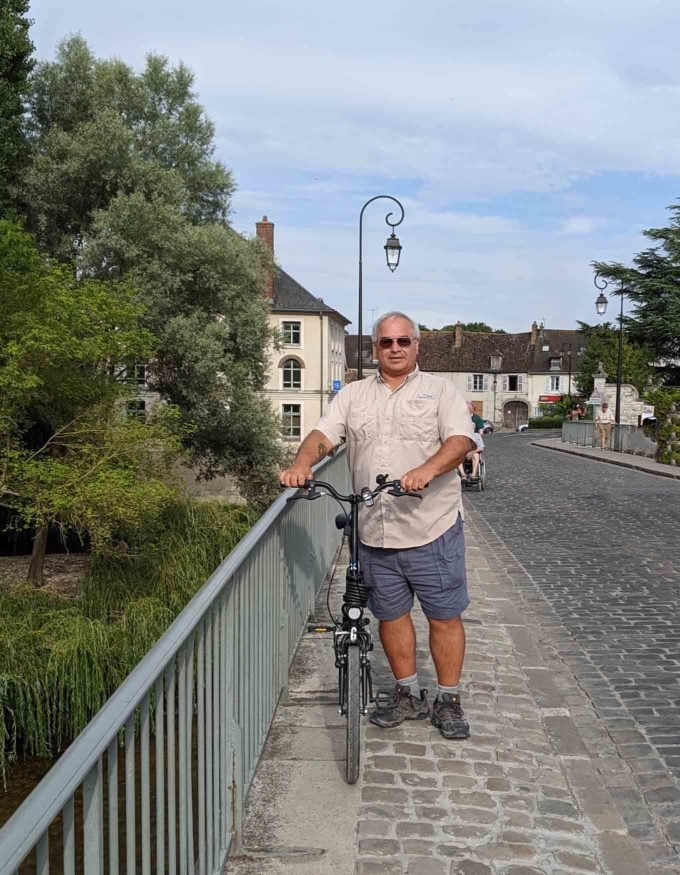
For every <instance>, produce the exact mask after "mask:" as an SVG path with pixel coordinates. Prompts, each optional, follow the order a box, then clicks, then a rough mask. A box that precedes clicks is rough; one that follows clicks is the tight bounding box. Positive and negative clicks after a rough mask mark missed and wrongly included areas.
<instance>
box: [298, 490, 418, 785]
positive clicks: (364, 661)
mask: <svg viewBox="0 0 680 875" xmlns="http://www.w3.org/2000/svg"><path fill="white" fill-rule="evenodd" d="M387 477H388V475H387V474H379V475H378V476H377V477H376V483H377V484H378V485H377V487H376V488H375V489H370V487H368V486H364V488H363V489H362V490H361V491H360V492H358V493H351V494H350V495H341V494H340V493H339V492H338V491H337V490H336V489H335V487H334V486H332V485H331V484H330V483H325V482H324V481H322V480H307V481H306V482H305V486H304V488H305V490H306V494H304V495H294V496H291V498H289V499H288V501H289V502H290V501H297V500H298V499H305V500H307V501H314V500H316V499H318V498H321V497H322V496H323V495H330V496H331V497H332V498H334V499H335V500H336V501H337V502H338V503H339V504H340V506H341V507H342V513H341V514H338V515H337V516H336V518H335V525H336V526H337V528H338V529H342V530H343V542H342V543H343V546H344V543H345V538H348V539H349V552H350V559H349V565H348V566H347V573H346V575H345V592H344V594H343V597H342V609H341V617H340V619H336V618H335V617H334V616H333V613H332V611H331V608H330V583H329V585H328V594H327V596H326V604H327V606H328V613H329V615H330V618H331V620H332V622H333V625H332V626H321V625H317V624H315V625H314V626H312V627H310V628H312V629H314V630H315V631H319V632H333V648H334V652H335V667H336V668H337V669H338V711H339V713H340V714H341V715H343V716H345V717H346V718H347V721H346V723H347V766H346V779H347V783H348V784H355V783H356V782H357V779H358V778H359V766H360V760H361V747H360V743H361V715H362V714H366V713H367V711H368V706H369V704H370V703H371V702H374V701H375V699H374V696H373V683H372V679H371V659H370V653H371V651H372V650H373V642H372V640H371V632H370V630H369V628H368V626H369V624H370V620H369V618H368V617H365V616H364V609H365V608H366V606H367V604H368V593H367V590H366V587H365V586H364V583H363V573H362V570H361V563H360V561H359V507H360V506H361V505H362V504H363V505H366V507H372V506H373V503H374V501H375V498H376V496H378V495H379V494H380V493H381V492H385V491H387V494H388V495H393V496H396V497H397V498H402V497H404V496H407V495H408V496H411V497H413V498H422V495H420V494H419V493H417V492H406V491H404V490H403V489H402V488H401V483H400V482H399V480H388V479H387ZM320 488H321V489H326V490H328V491H327V492H319V489H320ZM343 503H346V504H348V505H349V513H348V512H347V510H346V509H345V507H344V505H343Z"/></svg>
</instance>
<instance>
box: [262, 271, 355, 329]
mask: <svg viewBox="0 0 680 875" xmlns="http://www.w3.org/2000/svg"><path fill="white" fill-rule="evenodd" d="M272 311H273V312H284V313H319V312H322V313H332V314H334V315H335V316H337V317H338V319H340V321H341V322H342V323H343V325H349V323H350V322H351V321H352V320H351V319H347V318H346V317H345V316H343V315H342V313H338V311H337V310H334V309H333V308H332V307H329V306H328V304H325V303H324V301H323V300H322V299H321V298H317V297H315V295H313V294H312V293H311V292H308V291H307V289H306V288H305V287H304V286H301V285H300V283H299V282H298V281H297V280H294V279H293V277H292V276H291V275H290V274H288V273H286V271H285V270H283V269H282V268H280V267H279V268H277V269H276V276H275V277H274V301H273V302H272Z"/></svg>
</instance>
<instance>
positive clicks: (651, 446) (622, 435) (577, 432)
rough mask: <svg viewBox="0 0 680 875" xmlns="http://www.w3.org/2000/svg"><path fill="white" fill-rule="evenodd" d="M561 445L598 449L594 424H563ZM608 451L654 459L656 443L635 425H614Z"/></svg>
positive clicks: (598, 443)
mask: <svg viewBox="0 0 680 875" xmlns="http://www.w3.org/2000/svg"><path fill="white" fill-rule="evenodd" d="M562 443H567V444H576V445H577V446H579V447H599V445H600V438H599V434H598V433H597V430H596V429H595V423H594V422H592V421H590V420H586V421H583V422H563V423H562ZM609 449H611V450H614V451H615V452H617V453H632V454H634V455H637V456H649V457H651V458H654V456H655V455H656V442H655V441H653V440H652V439H651V438H650V437H648V436H647V435H646V434H645V431H644V429H642V428H639V427H638V426H637V425H616V423H614V424H613V425H612V434H611V442H610V446H609Z"/></svg>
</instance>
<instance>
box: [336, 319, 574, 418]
mask: <svg viewBox="0 0 680 875" xmlns="http://www.w3.org/2000/svg"><path fill="white" fill-rule="evenodd" d="M346 349H347V360H348V364H349V365H350V367H351V368H352V370H351V371H350V372H348V379H350V378H351V377H353V376H355V375H356V362H357V338H356V336H348V337H347V341H346ZM583 351H584V339H583V335H582V334H581V332H579V331H576V330H556V329H547V328H544V326H542V325H540V326H539V325H538V324H537V323H536V322H534V323H533V324H532V326H531V330H530V331H528V332H522V333H519V334H497V333H492V332H488V333H486V332H478V331H465V330H463V326H462V325H461V324H460V322H459V323H458V324H457V325H456V326H455V328H454V330H453V331H424V332H423V333H422V334H421V338H420V352H419V356H418V362H419V365H420V368H421V369H422V370H423V371H427V372H428V373H432V374H439V375H440V376H442V377H446V378H447V379H449V380H451V382H452V383H454V385H456V386H457V387H458V388H459V389H460V391H461V392H462V393H463V395H464V396H465V398H466V399H467V400H468V401H470V402H472V404H473V405H474V407H475V410H476V411H477V413H479V415H480V416H481V417H483V418H484V419H489V420H491V421H492V422H493V423H494V424H495V425H497V426H501V425H502V426H504V427H506V428H516V427H517V426H518V425H519V424H521V423H523V422H527V421H528V419H529V418H531V417H535V416H540V415H541V413H542V408H541V405H549V404H551V403H554V402H555V401H558V400H560V399H561V398H562V397H563V396H565V395H572V394H576V392H577V390H576V373H577V372H578V370H579V364H580V357H581V355H582V354H583ZM362 352H363V369H364V373H365V374H366V375H368V374H369V373H371V371H372V370H374V369H375V367H376V364H377V363H376V362H374V361H373V355H372V349H371V343H370V338H364V342H363V344H362Z"/></svg>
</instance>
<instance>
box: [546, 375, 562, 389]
mask: <svg viewBox="0 0 680 875" xmlns="http://www.w3.org/2000/svg"><path fill="white" fill-rule="evenodd" d="M548 381H549V386H548V388H549V389H550V391H551V392H560V391H561V382H562V379H561V377H548Z"/></svg>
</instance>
